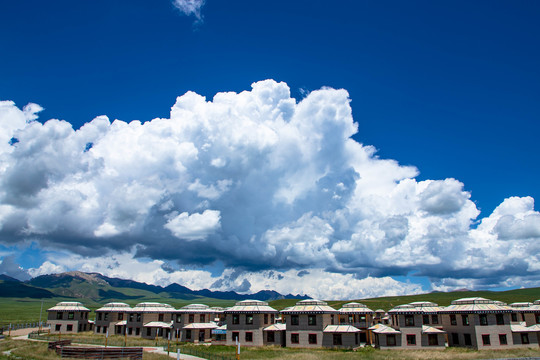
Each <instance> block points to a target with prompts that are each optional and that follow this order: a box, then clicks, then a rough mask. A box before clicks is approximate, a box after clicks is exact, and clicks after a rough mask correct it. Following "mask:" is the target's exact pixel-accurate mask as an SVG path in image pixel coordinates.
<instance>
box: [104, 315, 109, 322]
mask: <svg viewBox="0 0 540 360" xmlns="http://www.w3.org/2000/svg"><path fill="white" fill-rule="evenodd" d="M103 320H105V321H109V313H105V314H103Z"/></svg>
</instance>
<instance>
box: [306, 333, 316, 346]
mask: <svg viewBox="0 0 540 360" xmlns="http://www.w3.org/2000/svg"><path fill="white" fill-rule="evenodd" d="M308 342H309V343H310V344H317V334H309V335H308Z"/></svg>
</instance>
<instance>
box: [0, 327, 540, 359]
mask: <svg viewBox="0 0 540 360" xmlns="http://www.w3.org/2000/svg"><path fill="white" fill-rule="evenodd" d="M57 337H58V336H57V335H55V336H51V337H50V340H57ZM43 338H44V339H47V336H44V337H43ZM68 338H70V339H72V341H73V342H74V343H84V344H94V345H105V336H104V335H96V334H93V333H91V332H86V333H81V334H71V335H62V339H68ZM8 342H9V343H13V341H8ZM1 344H2V343H1V342H0V350H1V349H2V346H1ZM123 344H124V337H122V336H110V337H109V339H108V345H109V346H123ZM155 345H156V342H155V340H149V339H142V338H135V337H131V338H130V337H128V339H127V346H143V347H144V346H155ZM169 345H170V351H171V353H175V352H176V343H175V342H174V341H171V342H170V344H169ZM157 346H163V347H164V348H165V349H166V348H167V341H166V340H163V339H160V340H158V342H157ZM180 348H181V351H182V352H186V353H189V352H187V351H186V350H188V349H196V350H197V351H198V352H199V353H200V352H202V354H200V355H199V356H202V357H204V354H207V355H209V354H212V355H224V356H228V357H234V353H235V347H234V346H221V345H212V346H205V345H193V344H186V343H181V344H180ZM240 355H241V357H240V358H241V359H253V360H258V359H276V360H278V359H283V360H349V359H350V360H355V359H358V360H360V359H362V360H364V359H365V360H386V359H404V360H413V359H420V360H424V359H425V360H428V359H429V360H431V359H433V360H444V359H500V358H519V357H528V358H532V357H540V349H511V350H491V351H488V350H481V351H478V350H471V349H465V348H447V349H445V350H379V349H374V348H371V347H368V348H363V349H359V350H358V351H352V350H332V349H291V348H282V347H274V346H266V347H242V348H241V354H240ZM34 358H37V357H34ZM39 359H41V358H39ZM44 359H48V358H46V357H44ZM145 359H146V358H145Z"/></svg>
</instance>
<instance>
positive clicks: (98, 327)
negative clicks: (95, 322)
mask: <svg viewBox="0 0 540 360" xmlns="http://www.w3.org/2000/svg"><path fill="white" fill-rule="evenodd" d="M100 332H101V326H96V333H97V334H99V333H100Z"/></svg>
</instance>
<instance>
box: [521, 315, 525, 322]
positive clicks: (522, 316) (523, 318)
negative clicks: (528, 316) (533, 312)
mask: <svg viewBox="0 0 540 360" xmlns="http://www.w3.org/2000/svg"><path fill="white" fill-rule="evenodd" d="M521 321H525V313H521Z"/></svg>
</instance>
